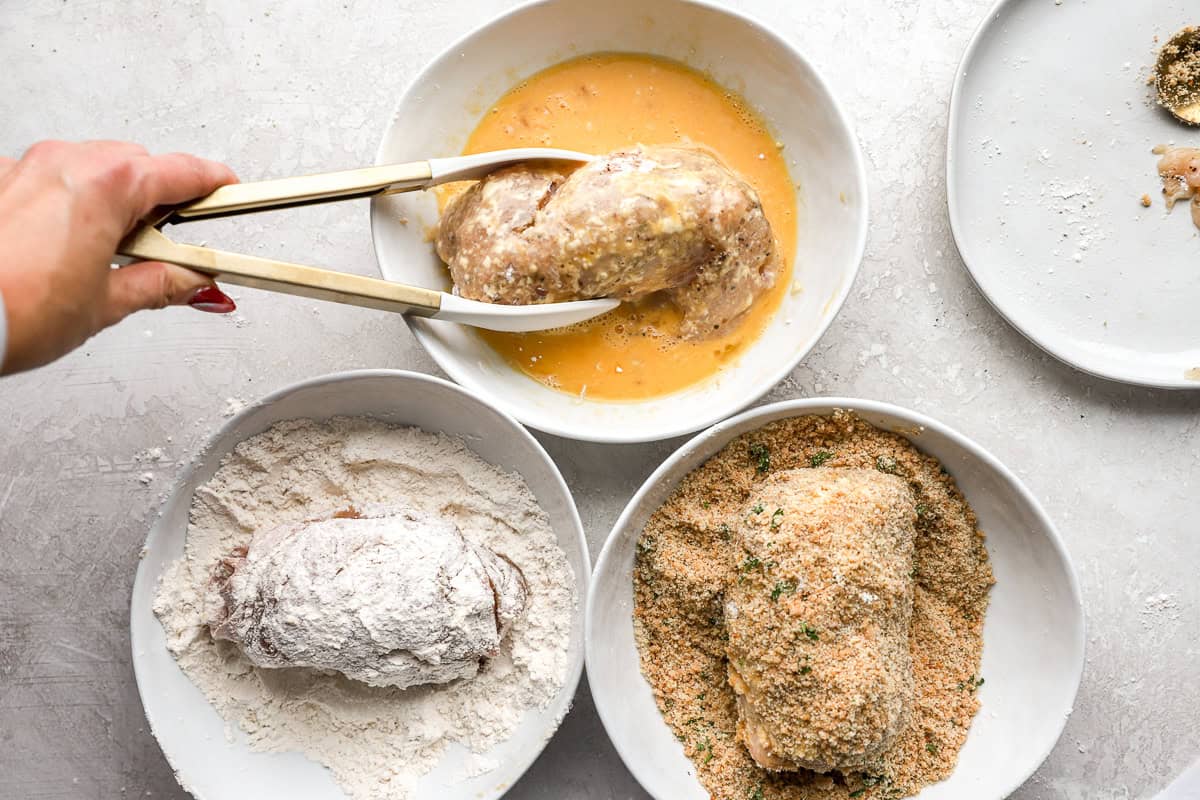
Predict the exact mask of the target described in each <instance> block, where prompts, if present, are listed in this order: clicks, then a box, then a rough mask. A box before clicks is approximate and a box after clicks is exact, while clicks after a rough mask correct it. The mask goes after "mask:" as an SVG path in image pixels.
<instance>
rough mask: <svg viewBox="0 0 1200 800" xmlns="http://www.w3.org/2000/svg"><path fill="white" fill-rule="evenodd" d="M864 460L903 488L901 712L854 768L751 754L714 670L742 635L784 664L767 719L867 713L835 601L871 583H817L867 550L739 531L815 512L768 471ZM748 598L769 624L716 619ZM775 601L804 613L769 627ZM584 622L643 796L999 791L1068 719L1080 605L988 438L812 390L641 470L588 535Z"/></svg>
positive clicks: (801, 522)
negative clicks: (777, 489)
mask: <svg viewBox="0 0 1200 800" xmlns="http://www.w3.org/2000/svg"><path fill="white" fill-rule="evenodd" d="M807 470H833V471H832V472H820V473H808V472H802V471H807ZM864 470H867V471H870V470H875V471H877V472H878V473H881V474H884V475H886V478H887V481H889V482H891V484H892V485H893V486H895V485H907V487H908V488H909V490H910V491H911V492H912V496H911V503H910V502H909V501H908V500H906V501H905V502H906V503H909V505H908V506H907V508H908V509H909V518H910V519H911V520H912V522H911V523H908V524H911V541H912V542H913V547H912V548H911V552H910V551H909V550H908V549H906V550H905V552H904V558H908V559H911V561H910V562H907V565H906V566H905V567H904V569H905V570H907V571H908V578H909V580H910V582H911V583H910V584H909V585H908V586H907V589H906V590H905V591H906V593H905V594H904V595H903V596H904V597H905V598H906V599H905V600H904V602H903V604H902V605H903V607H904V609H905V614H906V615H907V613H908V610H909V605H910V603H911V621H910V619H909V617H908V616H905V618H904V620H903V626H904V629H905V630H907V631H908V634H907V645H908V650H909V653H908V654H907V655H908V656H910V657H911V658H910V659H909V658H901V659H899V660H897V661H896V662H895V663H898V664H902V665H903V669H904V671H905V672H906V675H905V676H904V681H902V682H901V683H900V685H902V686H903V687H904V690H905V693H906V695H905V704H904V705H903V712H902V714H901V715H900V716H899V717H898V718H897V717H895V716H894V715H893V718H892V722H893V724H892V726H891V728H890V729H889V730H888V732H887V738H886V739H885V740H884V744H885V746H883V747H875V748H874V749H873V750H871V751H870V753H869V758H866V760H865V762H864V761H863V760H862V759H859V760H857V761H854V762H853V763H854V766H853V767H849V766H848V767H846V768H845V769H844V770H842V771H839V770H836V769H834V770H831V771H828V772H824V773H817V772H808V771H803V770H799V771H772V770H767V769H763V768H762V767H761V766H759V763H757V762H756V761H755V759H754V758H752V757H751V755H750V754H749V752H748V750H747V748H746V746H745V744H744V741H745V737H746V736H747V734H746V732H745V731H746V726H745V725H742V724H740V718H739V714H740V711H739V705H738V704H739V701H740V700H742V699H745V698H739V697H738V696H737V695H736V694H735V692H734V689H733V688H732V687H731V684H730V680H729V676H730V675H731V674H738V673H739V672H741V671H744V668H745V667H746V664H745V663H744V662H743V661H742V657H741V656H742V655H744V654H745V653H747V652H752V653H757V654H758V656H756V657H758V658H759V659H760V663H758V664H755V665H752V666H753V668H754V669H766V670H767V671H768V672H769V671H771V670H788V671H789V672H788V674H789V678H790V679H794V686H795V692H796V695H794V696H787V697H785V700H786V701H787V702H786V705H787V707H788V708H789V712H788V715H785V716H784V717H783V718H782V720H781V718H780V717H779V715H778V713H777V712H778V708H774V709H768V711H773V712H776V713H775V718H774V724H776V726H777V727H776V729H775V732H776V733H778V732H779V730H780V728H779V727H778V726H780V725H782V726H784V727H785V728H786V729H787V734H788V735H789V736H794V738H795V740H796V741H809V742H817V743H818V744H819V743H821V742H828V741H833V740H837V741H839V742H842V743H845V742H848V741H849V742H853V741H854V736H855V735H857V733H859V732H858V731H853V730H849V729H847V730H838V728H837V726H838V725H841V724H842V723H840V722H839V720H841V719H861V718H862V714H863V709H867V711H868V712H869V711H870V710H871V699H870V698H872V697H876V696H883V692H882V690H881V688H880V681H879V679H878V674H877V673H876V674H875V676H874V678H869V677H862V676H860V681H861V684H860V685H855V684H854V682H853V680H854V678H855V676H854V675H853V674H851V673H852V671H853V669H854V663H855V657H854V656H855V655H857V651H854V650H853V649H851V650H848V649H847V647H852V645H850V644H849V643H850V642H854V641H858V642H862V641H864V640H863V639H862V638H861V635H862V630H861V624H859V623H856V622H855V620H859V621H861V620H862V619H864V611H863V608H858V609H855V608H850V607H849V606H851V605H853V604H854V603H856V602H858V600H857V599H855V598H858V597H861V602H862V603H863V604H864V608H865V606H866V605H869V604H870V603H873V602H877V601H878V599H879V598H877V597H875V596H873V595H872V594H871V593H870V592H867V591H862V592H858V591H857V590H855V591H853V592H850V593H849V594H847V592H846V591H845V589H846V586H847V585H850V586H851V587H853V586H854V580H855V579H854V578H853V577H850V578H844V576H843V575H842V574H841V573H839V572H838V571H837V570H834V571H833V572H832V573H828V572H827V573H826V574H827V575H828V574H831V575H832V576H833V578H832V580H834V581H836V582H837V583H839V584H841V585H840V586H839V588H838V589H837V591H839V592H841V596H849V597H851V598H852V599H851V601H849V602H847V603H844V604H843V605H845V606H847V607H845V608H839V607H838V606H837V604H836V603H833V604H831V603H830V602H829V597H830V596H831V595H830V593H829V592H828V591H826V589H827V588H828V586H823V585H822V584H820V581H819V580H818V579H817V576H818V574H819V573H820V571H821V569H825V568H827V567H828V564H829V563H833V562H834V561H835V560H836V558H841V559H846V558H849V559H850V563H860V562H856V561H855V559H858V558H860V557H861V554H860V553H853V552H851V553H849V554H847V553H844V552H843V553H839V554H835V553H829V554H828V555H829V558H828V559H826V558H824V554H823V553H822V552H820V550H819V548H820V547H826V548H830V549H834V548H838V547H843V546H847V545H845V542H843V541H842V540H840V539H839V538H838V536H837V535H834V536H833V537H832V538H829V537H826V539H824V540H823V541H824V542H825V543H824V544H814V542H817V541H818V539H817V538H811V537H810V538H808V539H803V542H804V545H803V547H807V548H808V550H807V551H806V552H807V556H806V558H807V561H806V560H805V559H804V558H800V559H799V560H797V558H793V557H792V556H793V555H794V554H788V553H785V554H783V555H780V556H779V560H778V561H776V560H769V559H768V558H767V557H765V556H764V557H763V558H761V559H760V558H759V557H758V555H761V553H757V554H756V553H751V552H750V550H748V549H746V548H747V547H748V545H747V544H746V541H747V540H746V539H745V538H744V537H743V533H744V532H745V531H747V530H750V531H753V530H754V526H755V525H758V531H759V533H760V534H761V533H762V531H764V530H765V531H767V533H772V532H776V531H778V534H779V538H783V539H785V540H786V538H787V536H789V535H791V534H787V533H786V531H788V530H789V527H793V528H794V527H795V526H799V528H804V527H805V525H808V528H806V530H809V531H811V530H812V529H813V525H810V524H809V522H810V521H811V520H809V519H808V518H809V517H815V516H816V515H817V514H818V510H817V509H816V508H815V507H814V508H812V509H808V508H806V507H805V506H804V505H803V503H801V504H799V505H791V506H788V509H789V511H788V512H787V513H790V514H791V515H792V516H791V517H787V516H785V512H784V510H783V508H776V509H774V510H773V509H772V508H765V506H764V504H763V501H762V499H761V498H763V497H770V496H771V495H770V491H771V490H772V486H774V485H776V484H778V482H779V481H778V480H777V479H778V478H780V477H781V476H785V477H786V474H790V475H791V476H792V477H799V478H803V479H804V481H803V482H804V483H805V484H806V485H807V484H812V483H813V480H812V479H813V478H814V476H826V477H827V478H828V480H829V481H831V482H833V481H835V478H836V476H838V475H843V476H845V475H850V474H855V475H859V476H862V475H864V474H868V473H864V472H863V471H864ZM897 477H898V478H900V479H901V481H902V484H901V483H899V482H897V481H896V480H895V479H896V478H897ZM818 482H820V481H818ZM764 492H766V494H764ZM768 504H769V505H772V506H773V505H774V504H773V503H768ZM806 515H807V516H806ZM814 524H815V523H814ZM822 524H824V523H822ZM817 527H820V526H819V525H818V526H817ZM825 527H826V530H828V528H829V526H828V525H826V526H825ZM833 529H834V530H835V534H836V530H837V525H836V524H835V525H833ZM805 535H808V534H805ZM797 536H799V534H797ZM846 538H852V537H846ZM760 539H761V536H760ZM767 539H768V540H770V539H772V537H771V536H768V537H767ZM772 546H778V545H776V544H774V543H772ZM814 547H816V548H818V549H817V550H816V551H814V550H813V548H814ZM906 547H907V546H906ZM876 552H878V551H876ZM889 555H890V553H889ZM869 566H870V565H869ZM894 566H895V565H893V569H892V574H893V575H895V574H902V573H897V572H896V571H895V569H894ZM789 569H790V570H791V572H789V571H788V570H789ZM868 571H870V570H868ZM755 592H758V593H760V594H761V597H760V596H757V595H756V594H755ZM730 598H737V602H738V604H740V605H738V606H735V605H734V604H732V603H731V600H730ZM751 604H757V609H758V611H759V612H762V613H765V614H767V615H768V617H769V618H771V619H773V620H775V622H772V623H771V624H770V625H768V626H767V627H766V628H764V630H767V631H770V632H771V633H770V634H763V635H762V638H764V639H765V638H771V637H774V638H778V639H779V641H778V642H774V641H759V642H749V643H748V647H747V646H746V645H747V643H746V642H745V640H744V639H745V619H744V617H743V619H742V620H741V621H740V622H734V623H732V624H731V620H732V619H734V617H731V616H730V614H731V613H732V614H734V615H735V616H736V615H737V614H738V613H739V611H738V609H739V608H740V609H741V611H740V613H741V614H743V615H744V614H750V613H753V609H754V607H755V606H754V605H751ZM789 614H791V616H790V617H789ZM865 614H866V616H869V615H870V612H869V611H867V612H865ZM770 615H775V616H773V617H771V616H770ZM760 616H761V613H760ZM779 620H783V622H782V623H781V624H783V625H789V624H790V625H791V626H792V627H794V628H796V630H797V631H799V633H797V632H796V631H791V632H790V633H789V635H788V636H786V637H784V636H782V635H781V634H780V633H779V631H781V630H785V629H786V628H782V627H780V625H779V624H776V623H777V622H779ZM801 620H802V621H801ZM856 624H859V628H860V629H855V625H856ZM731 631H732V634H733V636H732V640H731V635H730V634H731ZM855 636H858V637H860V638H859V639H854V638H853V637H855ZM901 636H902V637H903V634H901ZM869 638H870V637H868V639H869ZM586 639H587V670H588V680H589V683H590V686H591V691H592V695H593V697H594V698H595V702H596V708H597V710H598V711H599V713H600V717H601V719H602V720H603V722H604V726H605V728H606V729H607V731H608V734H609V736H610V737H611V739H612V740H613V743H614V744H615V746H616V748H617V750H618V752H619V753H620V755H621V758H622V759H623V760H624V761H625V764H626V765H627V766H628V767H629V769H630V770H631V771H632V772H633V774H634V775H635V776H636V777H637V778H638V780H639V781H640V782H641V783H642V785H643V786H644V787H645V788H646V790H647V791H648V792H650V794H652V795H653V796H654V797H656V798H658V799H659V800H709V798H713V800H818V799H819V800H843V798H845V799H846V800H850V799H851V798H853V799H855V800H885V799H886V800H896V799H897V798H901V797H919V798H922V800H950V799H951V798H954V800H961V798H964V797H970V798H972V800H989V799H990V798H995V799H996V800H999V799H1000V798H1004V797H1007V796H1008V795H1009V794H1010V793H1011V792H1012V791H1013V790H1014V789H1016V788H1017V787H1018V786H1020V784H1021V783H1023V782H1024V781H1025V780H1026V779H1027V778H1028V777H1029V776H1030V775H1032V774H1033V772H1034V770H1036V769H1037V767H1038V765H1039V764H1041V762H1042V761H1043V760H1044V759H1045V757H1046V756H1047V755H1048V754H1049V752H1050V750H1051V748H1053V747H1054V745H1055V743H1056V742H1057V740H1058V738H1059V735H1060V734H1061V732H1062V730H1063V728H1064V726H1065V725H1066V721H1067V717H1068V715H1069V714H1070V712H1071V708H1072V705H1073V703H1074V701H1075V693H1076V691H1077V689H1078V687H1079V680H1080V676H1081V674H1082V671H1083V659H1084V616H1083V607H1082V601H1081V596H1080V591H1079V585H1078V581H1077V579H1076V576H1075V571H1074V568H1073V566H1072V564H1071V561H1070V558H1069V556H1068V555H1067V552H1066V549H1065V548H1064V546H1063V543H1062V540H1061V539H1060V537H1059V535H1058V533H1057V531H1056V530H1055V528H1054V525H1053V523H1052V522H1051V521H1050V520H1049V518H1048V517H1047V516H1046V514H1045V512H1044V511H1043V510H1042V508H1041V506H1040V505H1039V504H1038V502H1037V500H1036V499H1035V498H1034V497H1033V496H1032V495H1031V494H1030V493H1029V490H1028V489H1026V488H1025V486H1024V485H1023V484H1022V483H1021V482H1020V481H1019V480H1018V479H1017V477H1016V476H1015V475H1014V474H1013V473H1012V472H1011V471H1010V470H1009V469H1007V468H1006V467H1005V466H1004V465H1002V464H1001V463H1000V462H999V461H997V460H996V459H995V458H994V457H993V456H992V455H991V454H989V453H988V452H987V451H986V450H984V449H983V448H981V447H980V446H979V445H977V444H975V443H974V442H972V441H971V440H970V439H968V438H966V437H965V436H963V435H961V434H959V433H957V432H956V431H954V430H951V429H950V428H948V427H946V426H944V425H942V424H940V423H938V422H936V421H934V420H932V419H929V418H927V417H924V416H922V415H920V414H917V413H914V412H912V411H907V410H905V409H902V408H898V407H896V406H892V405H889V404H886V403H878V402H873V401H868V400H853V399H843V398H835V399H808V400H795V401H789V402H783V403H776V404H772V405H768V406H764V407H761V408H757V409H754V410H752V411H748V412H746V413H744V414H741V415H740V416H737V417H734V418H732V419H730V420H727V421H725V422H723V423H721V424H719V425H716V426H715V427H713V428H710V429H709V430H707V431H705V432H704V433H702V434H700V435H698V436H696V437H695V438H694V439H692V440H691V441H689V442H688V443H687V444H685V445H684V446H682V447H681V448H680V449H679V450H677V451H676V452H675V453H674V454H673V455H672V456H671V457H670V458H669V459H667V460H666V461H665V462H664V463H663V464H662V466H660V467H659V468H658V469H657V470H656V471H655V472H654V474H653V475H651V476H650V478H649V479H647V480H646V482H645V484H643V485H642V487H641V489H640V490H639V491H638V493H637V494H636V495H635V496H634V497H633V499H632V500H630V502H629V504H628V505H627V506H626V508H625V510H624V512H623V513H622V514H621V517H620V519H618V521H617V523H616V525H615V526H614V528H613V531H612V533H611V534H610V536H609V538H608V541H607V543H606V544H605V546H604V549H603V551H602V552H601V554H600V558H599V561H598V562H597V565H596V569H595V572H594V574H593V578H592V584H591V589H590V595H589V603H588V618H587V631H586ZM731 641H732V643H731ZM903 641H904V639H903V638H901V642H903ZM776 644H778V646H775V645H776ZM901 646H903V645H901ZM847 654H849V656H850V657H847ZM730 658H733V659H734V661H736V662H737V664H736V665H734V666H733V668H731V665H730V663H729V660H730ZM764 663H765V664H766V665H767V666H765V667H764V666H763V664H764ZM910 663H911V675H909V674H907V673H908V672H909V664H910ZM772 665H779V666H772ZM762 674H763V673H761V672H760V673H758V676H759V680H760V681H761V679H762ZM848 675H849V678H848V677H847V676H848ZM864 675H865V673H864ZM768 677H774V676H768ZM848 680H849V682H847V681H848ZM735 682H736V681H735ZM739 690H742V691H744V685H741V686H739ZM864 698H865V699H864ZM839 703H840V704H841V705H840V706H839ZM793 707H794V708H795V709H797V710H796V711H795V712H794V714H795V717H792V716H791V714H792V713H793V712H791V711H790V709H792V708H793ZM760 710H762V708H761V707H760ZM856 715H857V716H856ZM897 719H899V723H898V724H896V720H897ZM850 724H851V723H846V725H850ZM739 729H740V732H739ZM806 737H807V738H806ZM877 743H878V742H877ZM847 763H850V762H847Z"/></svg>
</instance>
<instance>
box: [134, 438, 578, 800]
mask: <svg viewBox="0 0 1200 800" xmlns="http://www.w3.org/2000/svg"><path fill="white" fill-rule="evenodd" d="M359 504H361V505H370V504H378V505H387V506H392V507H401V508H409V509H413V510H416V511H419V512H424V513H427V514H440V515H442V516H444V517H446V518H449V519H451V520H453V521H454V522H455V523H456V524H457V525H458V526H459V528H460V529H461V530H462V532H463V535H464V536H465V537H466V538H467V539H468V540H470V541H471V542H475V543H478V544H482V545H486V546H487V547H489V548H491V549H492V550H494V551H495V552H497V553H501V554H503V555H505V556H507V557H508V558H509V559H511V560H512V561H513V562H514V563H515V564H517V566H519V567H520V568H521V570H522V571H523V572H524V575H525V579H526V581H527V583H528V585H529V605H528V607H527V609H526V612H525V614H524V615H523V616H522V617H521V618H520V619H518V620H517V621H516V623H515V624H514V625H513V628H512V631H511V633H510V636H509V639H508V640H507V641H506V642H505V644H504V647H503V650H502V652H501V654H500V655H499V656H498V657H497V658H495V659H492V660H491V661H489V662H488V664H487V665H486V666H485V667H484V668H483V669H481V670H480V673H479V675H477V676H476V677H475V678H473V679H470V680H463V681H457V682H455V683H450V684H446V685H441V686H420V687H413V688H410V689H407V690H400V689H394V688H373V687H370V686H367V685H366V684H362V683H358V682H356V681H351V680H348V679H347V678H345V677H344V676H341V675H338V674H333V673H330V674H325V673H319V672H315V671H312V670H306V669H260V668H257V667H254V666H253V665H251V664H250V662H249V661H248V660H247V659H246V658H245V657H244V656H243V655H242V654H241V651H240V650H238V649H237V647H236V646H234V645H232V644H230V643H229V642H225V641H221V642H218V641H215V640H213V638H212V637H211V636H210V635H209V632H208V629H207V627H205V625H204V620H205V619H207V618H209V615H208V612H207V611H206V609H205V607H204V604H205V602H206V595H208V596H210V597H211V593H207V592H205V586H206V583H207V581H208V580H209V575H210V571H211V569H212V567H213V565H214V564H215V563H216V561H217V560H218V559H219V558H220V557H222V556H224V555H226V554H228V553H229V552H230V551H231V550H232V549H233V548H234V547H236V546H239V545H244V544H246V543H247V542H248V541H249V540H250V538H251V537H252V536H253V535H254V534H255V533H256V532H258V531H265V530H268V529H270V528H274V527H276V526H279V525H282V524H286V523H292V522H298V521H302V520H305V519H308V518H311V517H314V516H317V515H320V514H322V513H327V512H329V511H332V510H338V509H344V508H346V507H347V506H348V505H359ZM574 585H575V579H574V574H573V572H572V570H571V566H570V564H569V563H568V562H567V559H566V556H565V555H564V554H563V552H562V550H561V549H560V548H559V546H558V542H557V540H556V538H555V535H554V531H553V529H552V528H551V525H550V522H549V519H548V518H547V516H546V514H545V512H544V511H543V510H542V509H541V508H540V507H539V506H538V504H537V501H536V500H535V498H534V496H533V494H532V492H530V490H529V488H528V487H527V486H526V485H525V482H524V481H523V480H522V479H521V478H520V477H519V476H517V475H514V474H511V473H507V472H504V471H503V470H501V469H499V468H497V467H495V466H492V465H490V464H487V463H486V462H484V461H483V460H482V459H480V458H479V457H478V456H477V455H475V454H474V453H473V452H471V451H470V450H469V449H468V448H467V447H466V445H465V444H463V442H462V441H461V440H459V439H456V438H452V437H448V436H445V435H442V434H431V433H427V432H424V431H421V430H418V429H415V428H398V427H392V426H388V425H385V424H384V423H381V422H378V421H374V420H368V419H358V418H337V419H333V420H331V421H329V422H315V421H312V420H293V421H290V422H283V423H279V424H277V425H275V426H274V427H272V428H271V429H269V430H267V431H266V432H264V433H262V434H259V435H258V436H255V437H253V438H251V439H248V440H247V441H245V442H242V443H241V444H239V445H238V446H237V447H236V448H235V449H234V451H233V452H232V453H230V454H229V456H227V457H226V458H225V459H224V460H223V461H222V463H221V465H220V467H219V468H218V470H217V472H216V474H214V475H213V477H212V479H211V480H209V481H208V482H207V483H206V484H204V485H202V486H200V487H199V488H198V489H197V490H196V492H195V495H194V496H193V500H192V508H191V520H190V524H189V526H188V533H187V543H186V546H185V552H184V556H183V557H182V558H180V559H179V560H178V561H176V562H175V563H174V564H172V565H171V566H170V567H169V568H168V570H167V571H166V573H164V575H163V578H162V581H161V583H160V586H159V590H158V595H157V597H156V600H155V607H154V610H155V613H156V614H157V615H158V617H159V620H160V621H161V622H162V625H163V628H164V629H165V630H166V633H167V643H168V647H169V648H170V650H171V652H172V653H173V654H174V655H175V658H176V659H177V660H178V662H179V664H180V666H181V667H182V668H183V670H184V672H185V673H186V674H187V675H188V677H189V678H191V680H192V681H193V682H194V683H195V684H196V685H197V686H198V687H200V689H201V690H202V691H203V692H204V693H205V695H207V696H208V699H209V701H210V702H212V704H213V705H214V706H215V707H216V709H217V711H219V712H220V714H221V716H222V717H223V718H224V719H225V720H226V722H227V723H229V724H230V725H236V726H237V727H240V728H241V729H242V730H243V731H245V733H246V735H247V737H248V740H249V743H250V745H251V747H253V748H254V749H256V750H268V751H283V750H296V751H301V752H303V753H305V754H306V755H307V756H308V757H310V758H312V759H314V760H316V761H318V762H320V763H322V764H325V765H326V766H328V767H329V769H330V770H332V772H333V775H334V777H335V778H336V780H337V781H338V783H339V784H340V785H341V786H342V788H343V790H344V791H345V792H346V794H347V795H348V796H349V797H351V798H353V799H354V800H401V799H402V798H408V797H410V796H411V795H412V792H413V789H414V787H415V786H416V783H417V781H418V780H419V778H420V776H421V775H423V774H424V773H426V772H428V771H429V770H430V769H432V768H433V767H434V766H435V765H436V763H437V761H438V759H439V758H440V756H441V755H442V753H443V752H444V751H445V749H446V747H447V745H449V744H450V743H452V742H457V743H459V744H461V745H463V746H465V747H466V748H468V749H469V750H470V751H472V754H471V755H469V756H468V758H467V765H466V772H467V774H464V775H463V776H462V777H463V779H466V778H469V777H473V775H476V774H482V773H484V772H487V771H490V770H491V769H494V768H495V767H496V766H497V763H496V762H495V761H493V760H491V759H489V758H487V757H485V756H482V755H481V754H483V753H485V752H486V751H487V750H488V749H490V748H491V747H492V746H494V745H496V744H498V743H499V742H501V741H503V740H505V739H506V738H508V737H509V736H510V735H511V734H512V732H513V731H514V730H515V729H516V727H517V725H518V724H519V723H520V722H521V720H522V718H523V716H524V714H525V712H526V711H527V710H530V709H537V708H544V707H546V706H547V705H548V704H549V703H550V701H551V700H552V699H553V698H554V697H555V695H556V694H557V692H558V690H559V689H560V688H561V687H562V685H563V683H564V682H565V681H566V678H567V670H568V659H567V647H568V643H569V640H570V633H571V618H572V612H573V610H574V608H575V603H576V598H575V590H574ZM208 602H211V600H209V601H208ZM230 735H232V730H230Z"/></svg>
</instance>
